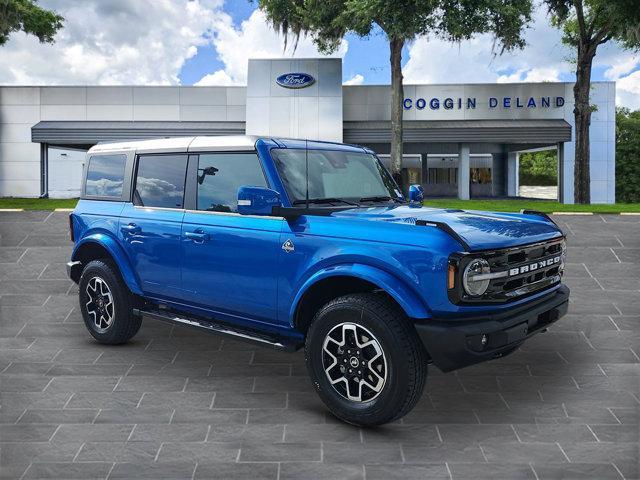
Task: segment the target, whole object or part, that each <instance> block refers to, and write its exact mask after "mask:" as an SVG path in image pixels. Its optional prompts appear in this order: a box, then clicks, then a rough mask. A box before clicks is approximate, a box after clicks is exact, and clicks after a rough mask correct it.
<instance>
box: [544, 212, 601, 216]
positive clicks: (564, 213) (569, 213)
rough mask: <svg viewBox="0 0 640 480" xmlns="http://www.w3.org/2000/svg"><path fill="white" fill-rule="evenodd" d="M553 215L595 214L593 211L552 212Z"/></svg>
mask: <svg viewBox="0 0 640 480" xmlns="http://www.w3.org/2000/svg"><path fill="white" fill-rule="evenodd" d="M551 215H593V212H552V213H551Z"/></svg>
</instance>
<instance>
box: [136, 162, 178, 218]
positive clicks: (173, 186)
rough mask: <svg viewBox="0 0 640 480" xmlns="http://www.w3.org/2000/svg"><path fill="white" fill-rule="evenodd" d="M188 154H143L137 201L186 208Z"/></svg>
mask: <svg viewBox="0 0 640 480" xmlns="http://www.w3.org/2000/svg"><path fill="white" fill-rule="evenodd" d="M187 158H188V156H187V155H141V156H140V157H138V170H137V172H136V184H135V185H136V188H135V191H134V192H133V203H134V205H141V206H145V207H164V208H182V205H183V203H184V181H185V178H186V174H187Z"/></svg>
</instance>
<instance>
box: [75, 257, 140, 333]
mask: <svg viewBox="0 0 640 480" xmlns="http://www.w3.org/2000/svg"><path fill="white" fill-rule="evenodd" d="M95 278H98V279H100V280H101V281H103V282H104V283H105V284H106V285H107V287H108V290H109V292H110V293H111V296H112V298H113V315H112V321H111V323H110V325H108V326H107V327H106V328H103V329H100V328H98V326H97V325H96V323H95V320H94V318H93V316H92V315H91V314H90V313H89V310H88V308H87V302H88V301H89V300H90V298H91V297H90V296H89V294H88V293H87V285H88V284H89V282H91V281H92V279H95ZM78 287H79V295H78V296H79V300H80V311H81V312H82V318H83V319H84V323H85V326H86V327H87V330H89V333H90V334H91V335H92V336H93V338H95V339H96V340H97V341H98V342H100V343H104V344H107V345H118V344H121V343H125V342H127V341H128V340H130V339H131V338H133V336H134V335H135V334H136V333H138V330H140V326H141V325H142V317H141V316H138V315H134V314H133V307H134V304H135V297H134V295H133V294H132V293H131V292H130V291H129V288H128V287H127V285H126V284H125V283H124V281H123V280H122V277H121V276H120V272H119V270H118V268H117V267H116V266H115V265H114V264H113V263H112V262H111V261H109V260H103V259H101V260H92V261H91V262H89V263H87V265H86V266H85V267H84V269H83V270H82V275H81V276H80V282H79V283H78Z"/></svg>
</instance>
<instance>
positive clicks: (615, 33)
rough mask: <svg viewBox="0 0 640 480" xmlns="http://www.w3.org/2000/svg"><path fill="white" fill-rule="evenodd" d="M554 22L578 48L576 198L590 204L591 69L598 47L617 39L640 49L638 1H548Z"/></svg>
mask: <svg viewBox="0 0 640 480" xmlns="http://www.w3.org/2000/svg"><path fill="white" fill-rule="evenodd" d="M545 3H546V4H547V7H548V8H549V12H550V13H551V14H552V16H553V18H552V21H553V23H554V24H555V25H556V26H558V27H559V28H561V29H562V31H563V42H564V43H565V44H567V45H569V46H571V47H572V48H574V49H575V50H576V54H577V55H576V83H575V85H574V87H573V97H574V102H575V103H574V107H573V114H574V118H575V138H576V152H575V167H574V168H575V170H574V181H573V185H574V201H575V202H576V203H590V202H591V192H590V183H591V175H590V171H589V161H590V152H589V125H590V124H591V112H592V110H593V107H592V106H591V104H590V103H589V90H590V88H591V68H592V65H593V59H594V57H595V56H596V51H597V49H598V47H599V46H600V45H602V44H604V43H607V42H609V41H616V42H618V43H619V44H620V45H622V46H623V47H625V48H629V49H635V50H637V49H638V48H640V5H638V0H545Z"/></svg>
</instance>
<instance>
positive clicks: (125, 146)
mask: <svg viewBox="0 0 640 480" xmlns="http://www.w3.org/2000/svg"><path fill="white" fill-rule="evenodd" d="M194 138H195V137H176V138H155V139H151V140H134V141H130V142H113V143H110V142H109V143H99V144H98V145H96V146H94V147H92V148H91V149H90V150H89V153H106V152H111V151H114V150H120V151H121V150H135V151H136V152H138V153H160V152H186V151H187V149H188V148H189V144H190V143H191V142H192V141H193V139H194Z"/></svg>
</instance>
